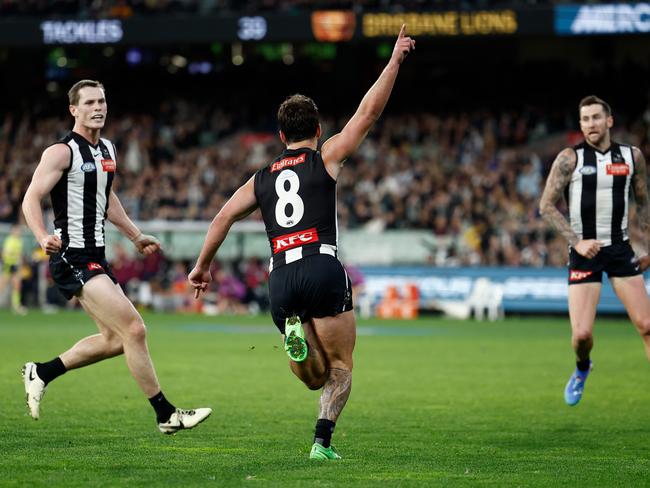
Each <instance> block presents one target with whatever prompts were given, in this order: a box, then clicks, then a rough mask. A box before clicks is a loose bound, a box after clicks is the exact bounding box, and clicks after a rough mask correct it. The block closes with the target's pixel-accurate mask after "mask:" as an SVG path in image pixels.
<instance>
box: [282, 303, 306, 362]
mask: <svg viewBox="0 0 650 488" xmlns="http://www.w3.org/2000/svg"><path fill="white" fill-rule="evenodd" d="M284 350H285V351H287V356H289V359H291V360H292V361H295V362H297V363H300V362H302V361H304V360H305V359H306V358H307V353H308V352H309V348H308V347H307V341H305V331H304V330H303V329H302V323H301V322H300V318H299V317H297V316H295V315H294V316H293V317H289V318H288V319H287V320H286V322H285V324H284Z"/></svg>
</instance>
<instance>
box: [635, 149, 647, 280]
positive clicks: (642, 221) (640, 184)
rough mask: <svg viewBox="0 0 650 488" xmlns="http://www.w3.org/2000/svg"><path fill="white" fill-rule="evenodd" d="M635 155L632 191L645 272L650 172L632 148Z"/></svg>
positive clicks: (642, 264)
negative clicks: (649, 176)
mask: <svg viewBox="0 0 650 488" xmlns="http://www.w3.org/2000/svg"><path fill="white" fill-rule="evenodd" d="M632 154H633V155H634V174H633V175H632V190H633V191H634V201H635V202H636V213H637V220H638V223H639V227H640V228H641V231H642V232H643V254H644V255H643V256H642V257H641V258H640V259H639V261H640V263H641V270H642V271H645V270H646V269H647V268H648V266H650V257H649V256H648V251H650V204H649V200H648V183H647V178H648V171H647V168H646V162H645V157H643V153H642V152H641V151H640V150H639V149H638V148H636V147H633V148H632Z"/></svg>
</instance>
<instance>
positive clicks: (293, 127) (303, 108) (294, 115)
mask: <svg viewBox="0 0 650 488" xmlns="http://www.w3.org/2000/svg"><path fill="white" fill-rule="evenodd" d="M278 125H279V127H280V130H281V131H282V132H283V133H284V137H285V138H286V139H287V142H288V143H290V142H296V141H304V140H305V139H311V138H312V137H314V136H315V135H316V133H317V132H318V107H316V104H315V103H314V101H313V100H312V99H311V98H309V97H306V96H304V95H299V94H296V95H291V96H290V97H288V98H287V99H286V100H285V101H284V102H282V105H280V108H279V109H278Z"/></svg>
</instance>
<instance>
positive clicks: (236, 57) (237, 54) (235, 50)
mask: <svg viewBox="0 0 650 488" xmlns="http://www.w3.org/2000/svg"><path fill="white" fill-rule="evenodd" d="M230 49H231V52H232V54H231V60H232V64H234V65H235V66H241V65H242V64H244V49H243V47H242V45H241V42H234V43H233V44H232V46H231V48H230Z"/></svg>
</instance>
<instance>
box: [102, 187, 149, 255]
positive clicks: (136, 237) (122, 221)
mask: <svg viewBox="0 0 650 488" xmlns="http://www.w3.org/2000/svg"><path fill="white" fill-rule="evenodd" d="M106 217H107V218H108V221H109V222H111V223H112V224H113V225H114V226H115V227H117V229H118V230H119V231H120V233H121V234H122V235H124V236H126V237H128V238H129V239H130V240H131V242H133V245H134V246H135V247H136V249H137V250H138V252H139V253H140V254H146V255H149V254H153V253H155V252H156V251H158V250H159V249H160V248H161V247H162V246H161V245H160V241H159V240H158V239H157V238H156V237H154V236H150V235H147V234H143V233H142V231H141V230H140V229H138V226H137V225H135V224H134V223H133V221H132V220H131V219H130V218H129V216H128V215H127V214H126V210H124V207H123V206H122V202H120V199H119V198H118V197H117V195H116V194H115V192H114V191H113V190H111V194H110V195H109V197H108V212H107V215H106Z"/></svg>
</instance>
